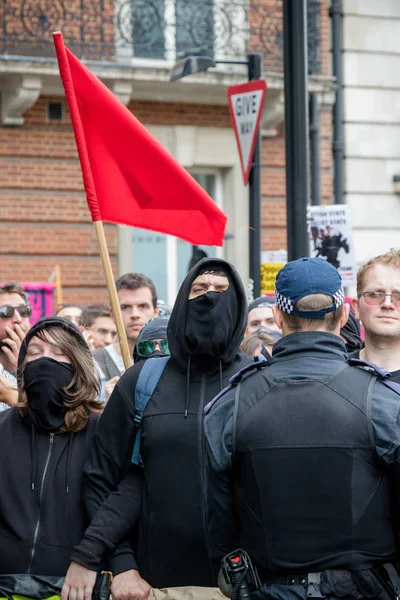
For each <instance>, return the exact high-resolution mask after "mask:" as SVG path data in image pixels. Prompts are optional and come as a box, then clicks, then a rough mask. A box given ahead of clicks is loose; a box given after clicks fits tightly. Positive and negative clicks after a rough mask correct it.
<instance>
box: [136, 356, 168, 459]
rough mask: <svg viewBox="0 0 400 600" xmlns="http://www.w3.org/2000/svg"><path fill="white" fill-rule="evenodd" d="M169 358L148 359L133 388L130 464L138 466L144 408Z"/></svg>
mask: <svg viewBox="0 0 400 600" xmlns="http://www.w3.org/2000/svg"><path fill="white" fill-rule="evenodd" d="M168 361H169V356H160V357H154V358H148V359H147V360H146V362H145V363H144V365H143V367H142V369H141V371H140V373H139V377H138V379H137V382H136V387H135V419H134V423H135V427H136V429H137V431H136V437H135V445H134V447H133V452H132V458H131V462H132V463H133V464H135V465H138V464H139V455H140V434H141V428H142V421H143V414H144V411H145V410H146V406H147V404H148V402H149V400H150V398H151V397H152V395H153V393H154V390H155V389H156V387H157V385H158V382H159V381H160V378H161V375H162V374H163V372H164V369H165V367H166V366H167V362H168Z"/></svg>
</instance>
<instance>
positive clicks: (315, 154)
mask: <svg viewBox="0 0 400 600" xmlns="http://www.w3.org/2000/svg"><path fill="white" fill-rule="evenodd" d="M309 114H310V154H311V204H312V205H313V206H318V205H319V204H320V160H319V108H318V100H317V94H316V93H315V92H311V93H310V99H309Z"/></svg>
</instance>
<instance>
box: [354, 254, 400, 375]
mask: <svg viewBox="0 0 400 600" xmlns="http://www.w3.org/2000/svg"><path fill="white" fill-rule="evenodd" d="M353 309H354V312H355V316H356V318H357V319H360V320H361V323H362V325H363V327H364V332H365V346H364V348H362V349H361V350H357V351H355V352H352V353H350V354H349V358H359V359H361V360H363V361H365V362H368V363H373V364H376V365H378V366H379V367H382V368H384V369H386V370H387V371H390V372H391V374H392V377H391V380H392V381H397V382H398V383H400V250H394V249H392V250H390V251H389V252H387V253H386V254H381V255H380V256H375V257H374V258H372V259H371V260H369V261H368V262H367V263H366V264H365V265H363V266H362V267H361V268H360V269H359V271H358V274H357V298H355V299H354V300H353Z"/></svg>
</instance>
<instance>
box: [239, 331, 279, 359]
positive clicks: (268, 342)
mask: <svg viewBox="0 0 400 600" xmlns="http://www.w3.org/2000/svg"><path fill="white" fill-rule="evenodd" d="M275 342H276V340H275V339H274V338H273V337H272V335H269V334H268V333H255V334H252V335H248V336H247V337H245V338H244V340H243V342H242V343H241V344H240V348H241V349H242V350H243V352H245V353H246V354H248V355H249V356H254V353H255V352H256V351H257V350H259V349H260V348H261V346H264V347H265V348H267V346H273V345H274V344H275ZM267 349H268V348H267Z"/></svg>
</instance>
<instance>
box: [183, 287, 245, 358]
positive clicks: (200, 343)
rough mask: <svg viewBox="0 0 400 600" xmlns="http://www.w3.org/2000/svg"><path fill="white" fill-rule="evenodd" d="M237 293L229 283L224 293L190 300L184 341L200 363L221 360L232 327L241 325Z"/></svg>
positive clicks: (230, 337) (212, 293)
mask: <svg viewBox="0 0 400 600" xmlns="http://www.w3.org/2000/svg"><path fill="white" fill-rule="evenodd" d="M238 318H239V316H238V302H237V298H236V290H235V288H234V286H233V285H232V282H231V281H230V282H229V287H228V289H227V290H225V292H207V293H206V294H202V295H201V296H198V297H197V298H192V300H188V306H187V313H186V331H185V340H186V343H187V346H188V348H189V352H190V354H191V356H192V357H193V358H194V359H195V360H197V359H199V360H205V361H207V360H214V359H218V358H220V357H221V356H222V355H223V354H224V352H225V351H226V349H227V348H228V346H229V344H230V342H231V339H232V324H236V323H237V322H238Z"/></svg>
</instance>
